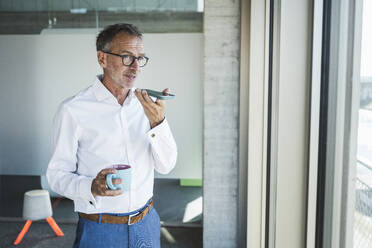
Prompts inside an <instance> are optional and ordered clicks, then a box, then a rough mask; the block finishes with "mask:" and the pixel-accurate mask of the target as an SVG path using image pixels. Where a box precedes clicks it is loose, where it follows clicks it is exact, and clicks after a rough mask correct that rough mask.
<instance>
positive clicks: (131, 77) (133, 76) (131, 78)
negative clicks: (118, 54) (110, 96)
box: [125, 75, 136, 80]
mask: <svg viewBox="0 0 372 248" xmlns="http://www.w3.org/2000/svg"><path fill="white" fill-rule="evenodd" d="M125 76H126V77H127V78H129V79H130V80H134V79H136V76H135V75H125Z"/></svg>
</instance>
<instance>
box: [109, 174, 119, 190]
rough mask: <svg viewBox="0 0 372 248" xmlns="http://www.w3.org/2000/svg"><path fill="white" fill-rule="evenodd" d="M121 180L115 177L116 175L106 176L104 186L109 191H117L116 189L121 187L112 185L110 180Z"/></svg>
mask: <svg viewBox="0 0 372 248" xmlns="http://www.w3.org/2000/svg"><path fill="white" fill-rule="evenodd" d="M119 178H121V177H120V176H118V175H116V174H112V173H110V174H107V175H106V184H107V186H108V188H109V189H112V190H118V189H121V186H120V185H114V184H113V183H112V179H119Z"/></svg>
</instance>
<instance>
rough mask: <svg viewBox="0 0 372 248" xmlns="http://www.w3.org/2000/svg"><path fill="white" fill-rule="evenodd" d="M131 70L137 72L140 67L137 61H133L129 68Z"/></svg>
mask: <svg viewBox="0 0 372 248" xmlns="http://www.w3.org/2000/svg"><path fill="white" fill-rule="evenodd" d="M130 67H131V68H132V69H135V70H136V71H138V70H139V68H140V66H139V64H138V60H137V59H134V61H133V63H132V64H131V66H130Z"/></svg>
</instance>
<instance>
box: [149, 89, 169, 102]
mask: <svg viewBox="0 0 372 248" xmlns="http://www.w3.org/2000/svg"><path fill="white" fill-rule="evenodd" d="M144 90H146V92H147V94H148V95H149V96H153V97H156V98H159V99H160V100H169V99H172V98H174V97H175V96H176V95H173V94H168V95H167V96H164V95H163V92H160V91H155V90H149V89H144Z"/></svg>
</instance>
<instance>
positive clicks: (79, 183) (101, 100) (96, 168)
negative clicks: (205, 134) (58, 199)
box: [47, 24, 177, 247]
mask: <svg viewBox="0 0 372 248" xmlns="http://www.w3.org/2000/svg"><path fill="white" fill-rule="evenodd" d="M96 45H97V58H98V63H99V64H100V66H101V67H102V68H103V75H99V76H97V78H96V80H95V82H94V83H93V85H92V86H90V87H88V88H87V89H85V90H82V91H81V92H79V93H78V94H77V95H75V96H73V97H71V98H68V99H67V100H65V101H64V102H62V104H61V105H60V107H59V109H58V111H57V113H56V115H55V118H54V129H53V131H54V134H53V154H52V158H51V160H50V162H49V165H48V169H47V179H48V182H49V184H50V187H51V189H52V190H54V191H55V192H57V193H58V194H61V195H63V196H65V197H67V198H70V199H72V200H73V201H74V206H75V211H77V212H78V213H79V223H78V227H77V230H76V239H75V243H74V247H160V220H159V216H158V214H157V213H156V210H155V209H154V208H153V203H152V200H151V197H152V194H153V182H154V169H156V170H157V171H158V172H159V173H163V174H165V173H169V172H170V171H171V170H172V169H173V168H174V166H175V163H176V158H177V147H176V143H175V141H174V138H173V136H172V133H171V130H170V128H169V126H168V123H167V120H166V119H165V104H164V102H163V101H161V100H159V99H157V100H156V101H154V100H155V99H154V100H153V99H152V98H150V97H149V96H148V95H147V93H146V91H143V90H140V89H136V88H135V87H134V82H135V79H136V77H137V76H138V74H139V73H140V71H141V69H142V68H143V67H144V66H145V65H146V63H147V61H148V58H147V57H146V56H145V53H144V46H143V43H142V34H141V33H140V32H139V31H138V29H137V28H136V27H135V26H134V25H131V24H115V25H111V26H108V27H106V28H105V29H104V30H103V31H102V32H101V33H100V34H99V35H98V37H97V42H96ZM67 80H68V79H67ZM168 92H169V89H165V90H164V91H163V94H164V95H166V94H167V93H168ZM115 164H127V165H130V166H131V183H130V189H129V191H128V192H123V191H122V190H121V189H119V190H111V189H109V187H107V182H106V175H107V174H109V173H116V170H115V169H114V168H112V165H115ZM110 167H111V168H110ZM121 182H122V180H121V179H113V180H112V183H113V184H120V183H121Z"/></svg>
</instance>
